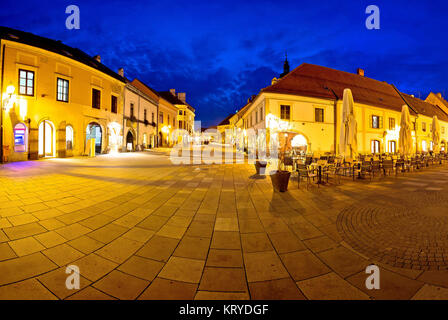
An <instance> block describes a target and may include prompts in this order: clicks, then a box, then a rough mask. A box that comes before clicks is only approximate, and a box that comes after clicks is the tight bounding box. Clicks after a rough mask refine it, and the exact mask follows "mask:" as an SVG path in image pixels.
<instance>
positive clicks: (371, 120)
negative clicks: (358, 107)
mask: <svg viewBox="0 0 448 320" xmlns="http://www.w3.org/2000/svg"><path fill="white" fill-rule="evenodd" d="M369 125H370V128H373V116H370V123H369Z"/></svg>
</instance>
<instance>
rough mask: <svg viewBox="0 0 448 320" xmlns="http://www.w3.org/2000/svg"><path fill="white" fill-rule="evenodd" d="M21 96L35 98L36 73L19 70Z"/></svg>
mask: <svg viewBox="0 0 448 320" xmlns="http://www.w3.org/2000/svg"><path fill="white" fill-rule="evenodd" d="M19 94H21V95H24V96H34V71H28V70H22V69H20V70H19Z"/></svg>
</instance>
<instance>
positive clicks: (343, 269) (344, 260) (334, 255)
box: [318, 247, 369, 277]
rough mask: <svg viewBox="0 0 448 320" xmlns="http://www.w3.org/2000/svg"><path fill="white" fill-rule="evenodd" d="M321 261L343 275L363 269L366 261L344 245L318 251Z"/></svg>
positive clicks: (366, 263)
mask: <svg viewBox="0 0 448 320" xmlns="http://www.w3.org/2000/svg"><path fill="white" fill-rule="evenodd" d="M318 256H319V257H320V258H321V259H322V261H323V262H324V263H325V264H326V265H328V266H329V267H330V268H332V269H333V270H334V271H336V272H337V273H338V274H340V275H341V276H343V277H347V276H350V275H352V274H354V273H356V272H359V271H360V270H363V271H364V270H365V269H366V267H367V266H368V265H369V263H368V261H366V260H364V259H363V258H361V257H360V256H358V255H356V254H355V253H353V252H352V251H350V250H348V249H347V248H344V247H337V248H334V249H330V250H327V251H322V252H320V253H318Z"/></svg>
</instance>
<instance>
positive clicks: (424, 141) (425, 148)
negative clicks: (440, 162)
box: [422, 140, 428, 152]
mask: <svg viewBox="0 0 448 320" xmlns="http://www.w3.org/2000/svg"><path fill="white" fill-rule="evenodd" d="M422 151H423V152H426V151H428V150H427V146H426V140H423V141H422Z"/></svg>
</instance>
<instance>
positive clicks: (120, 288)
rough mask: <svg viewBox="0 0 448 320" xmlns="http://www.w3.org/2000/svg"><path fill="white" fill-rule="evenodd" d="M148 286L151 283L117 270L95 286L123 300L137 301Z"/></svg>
mask: <svg viewBox="0 0 448 320" xmlns="http://www.w3.org/2000/svg"><path fill="white" fill-rule="evenodd" d="M148 285H149V281H146V280H142V279H139V278H136V277H133V276H131V275H128V274H125V273H123V272H120V271H116V270H114V271H112V272H111V273H109V274H108V275H106V276H105V277H104V278H102V279H101V280H99V281H97V282H95V283H94V284H93V286H94V287H95V288H97V289H100V290H101V291H103V292H105V293H107V294H109V295H111V296H113V297H116V298H118V299H122V300H130V299H132V300H133V299H136V298H137V297H138V296H139V294H140V293H141V292H143V290H144V289H145V288H146V287H147V286H148Z"/></svg>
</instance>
